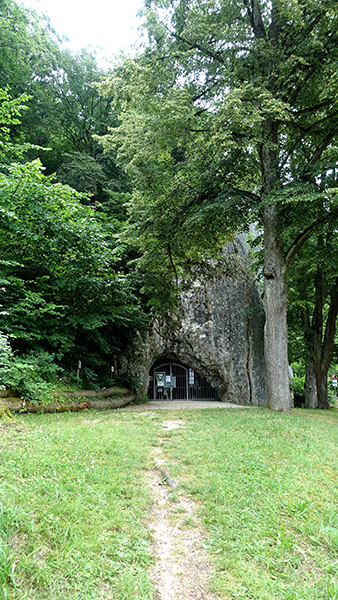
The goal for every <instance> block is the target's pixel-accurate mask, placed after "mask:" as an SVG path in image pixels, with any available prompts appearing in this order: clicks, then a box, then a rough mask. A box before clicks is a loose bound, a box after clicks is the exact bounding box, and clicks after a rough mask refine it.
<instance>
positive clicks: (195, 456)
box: [165, 409, 338, 600]
mask: <svg viewBox="0 0 338 600" xmlns="http://www.w3.org/2000/svg"><path fill="white" fill-rule="evenodd" d="M184 414H186V413H184ZM186 424H187V425H188V427H187V429H185V430H182V429H179V430H175V431H172V432H171V443H170V444H168V443H167V444H166V446H165V454H166V456H167V458H168V460H171V461H172V465H171V472H172V474H173V476H174V477H176V478H178V479H179V480H180V481H181V483H183V487H184V489H185V491H186V492H187V493H189V494H190V495H192V496H193V497H194V498H195V500H196V501H197V503H198V504H199V506H200V515H201V517H202V519H203V521H204V524H205V527H206V529H207V530H208V534H209V535H208V538H207V542H206V547H207V549H208V550H209V552H210V553H211V554H212V555H213V556H214V559H215V561H216V572H215V574H214V577H213V589H214V590H215V591H216V592H218V593H219V594H220V596H221V598H226V599H231V600H232V599H247V598H250V599H255V600H272V599H280V600H319V599H331V600H338V582H337V575H338V505H337V501H338V455H337V447H338V415H337V413H335V412H332V413H329V414H328V413H323V412H316V411H304V410H303V411H301V410H296V411H294V412H293V414H292V415H284V414H274V413H271V412H270V411H268V410H266V409H253V410H247V409H239V410H234V409H230V410H227V409H220V410H204V411H194V412H191V413H190V414H189V419H188V421H186Z"/></svg>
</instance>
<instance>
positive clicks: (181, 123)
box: [101, 0, 338, 410]
mask: <svg viewBox="0 0 338 600" xmlns="http://www.w3.org/2000/svg"><path fill="white" fill-rule="evenodd" d="M144 14H145V15H146V18H147V25H146V27H147V30H148V36H149V44H148V45H147V47H145V48H144V51H143V53H142V54H141V55H140V56H138V57H136V58H134V59H126V60H125V61H124V62H122V63H121V64H120V65H119V66H117V68H116V70H115V73H114V74H113V76H112V77H110V78H108V79H107V81H106V82H105V83H104V84H103V85H102V88H101V90H102V91H103V92H104V91H106V93H108V94H110V95H113V96H114V98H115V106H116V107H120V108H122V114H121V115H120V119H121V125H120V127H119V130H118V132H116V130H113V131H111V133H110V135H107V136H105V138H104V140H103V142H104V144H105V147H106V148H111V147H112V145H114V144H115V145H116V147H118V153H119V154H118V156H119V160H120V162H121V164H123V165H124V166H125V168H126V170H127V172H128V174H129V176H130V177H131V179H132V182H133V186H134V192H133V200H132V202H131V206H130V210H131V216H130V237H131V238H134V239H135V240H136V244H137V245H138V246H139V247H140V248H141V250H142V252H143V256H142V258H141V264H142V262H144V261H148V265H147V266H148V268H149V264H150V265H151V264H153V265H154V269H155V270H156V268H157V264H156V260H157V259H156V258H154V257H155V256H156V255H157V256H159V254H161V258H162V259H163V261H165V263H166V265H167V267H168V269H169V270H171V273H172V277H175V276H176V273H177V272H179V270H180V268H183V267H184V262H186V261H187V259H188V260H189V258H191V256H192V254H194V256H195V257H196V256H197V255H200V254H201V253H203V252H206V251H207V250H208V249H209V251H210V250H213V249H214V248H215V247H216V246H217V245H219V244H221V243H224V241H226V240H227V239H228V238H229V235H230V234H231V233H233V232H234V231H237V230H238V229H239V228H241V227H243V226H244V227H245V224H246V223H247V222H248V221H250V220H257V221H258V222H259V223H260V224H261V225H262V227H263V228H264V269H263V274H264V280H265V291H264V305H265V312H266V327H265V353H266V369H267V379H268V395H269V399H270V404H271V406H272V407H273V408H275V409H276V410H289V409H290V408H291V397H290V394H289V377H288V355H287V320H286V316H287V299H288V291H287V282H286V272H287V269H288V267H289V265H290V264H291V262H292V260H293V259H294V258H295V256H296V254H297V252H298V251H299V250H300V248H301V247H302V245H303V244H304V243H305V241H306V240H307V239H308V238H309V237H310V235H311V234H312V233H313V232H314V231H320V229H321V228H323V227H325V226H327V225H330V227H333V228H334V227H335V225H336V223H337V216H338V204H337V193H336V192H337V188H336V179H335V172H336V164H337V147H336V145H335V141H336V136H337V133H338V110H337V107H338V105H337V79H336V68H337V59H338V46H337V28H338V17H337V12H336V3H335V2H333V1H332V0H322V1H319V2H318V1H316V2H314V1H312V0H304V1H302V2H299V1H296V0H288V1H283V0H273V1H272V2H270V1H269V2H268V1H264V0H237V1H226V2H222V3H219V2H216V1H209V0H208V1H202V2H194V1H191V2H189V1H186V0H178V1H177V0H174V1H169V2H165V3H163V2H160V1H158V0H155V1H147V2H146V3H145V11H144ZM139 240H140V241H139ZM175 272H176V273H175Z"/></svg>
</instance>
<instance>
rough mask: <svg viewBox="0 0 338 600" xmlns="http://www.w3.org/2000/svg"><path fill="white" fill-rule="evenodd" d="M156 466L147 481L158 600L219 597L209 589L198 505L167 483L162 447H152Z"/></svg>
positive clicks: (169, 426)
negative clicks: (165, 481)
mask: <svg viewBox="0 0 338 600" xmlns="http://www.w3.org/2000/svg"><path fill="white" fill-rule="evenodd" d="M179 427H184V421H183V422H182V421H174V420H172V421H169V420H168V421H165V422H164V423H163V429H164V430H167V431H168V430H171V429H176V428H179ZM152 457H153V465H154V466H153V468H152V469H151V470H150V471H148V473H147V479H146V481H147V484H148V486H149V488H150V490H151V493H152V496H153V500H154V503H153V506H152V508H151V510H150V512H149V515H148V520H149V527H150V529H151V531H152V534H153V543H152V552H153V556H154V559H155V566H154V567H153V569H152V571H151V577H152V581H153V583H154V585H155V589H156V593H155V596H154V599H155V600H216V596H215V595H214V594H212V593H211V592H210V591H209V585H208V583H209V578H210V574H211V573H212V569H213V565H212V563H211V561H210V558H209V557H208V556H207V553H206V551H205V550H204V548H203V542H204V539H205V535H206V533H205V530H204V529H203V527H202V525H201V523H200V520H199V519H198V516H197V514H196V505H195V503H194V502H193V501H192V500H191V498H189V497H188V496H187V495H186V494H184V492H183V490H182V489H181V488H180V487H178V488H177V489H176V490H175V492H172V490H171V489H170V488H169V487H168V486H167V485H165V483H164V481H163V478H162V476H161V468H162V470H163V466H165V462H166V461H165V457H164V455H163V452H162V448H160V447H155V448H153V450H152Z"/></svg>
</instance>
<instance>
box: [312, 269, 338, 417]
mask: <svg viewBox="0 0 338 600" xmlns="http://www.w3.org/2000/svg"><path fill="white" fill-rule="evenodd" d="M315 287H316V304H315V310H314V313H313V322H312V327H313V329H314V364H315V369H316V378H317V392H318V408H321V409H324V410H328V409H329V408H330V402H329V394H328V385H327V375H328V371H329V367H330V364H331V361H332V356H333V344H334V338H335V334H336V320H337V315H338V278H337V277H336V279H335V281H334V284H333V285H332V288H331V291H330V296H331V298H330V306H329V312H328V315H327V321H326V327H325V333H324V341H323V342H322V339H323V305H324V297H325V296H326V290H325V274H324V272H323V270H322V268H321V267H318V270H317V274H316V279H315Z"/></svg>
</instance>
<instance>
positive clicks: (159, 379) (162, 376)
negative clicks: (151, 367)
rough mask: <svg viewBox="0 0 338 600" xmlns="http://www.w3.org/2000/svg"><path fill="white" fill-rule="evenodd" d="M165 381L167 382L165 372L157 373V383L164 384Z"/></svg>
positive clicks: (158, 384)
mask: <svg viewBox="0 0 338 600" xmlns="http://www.w3.org/2000/svg"><path fill="white" fill-rule="evenodd" d="M164 382H165V372H158V373H156V385H157V386H164Z"/></svg>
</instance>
